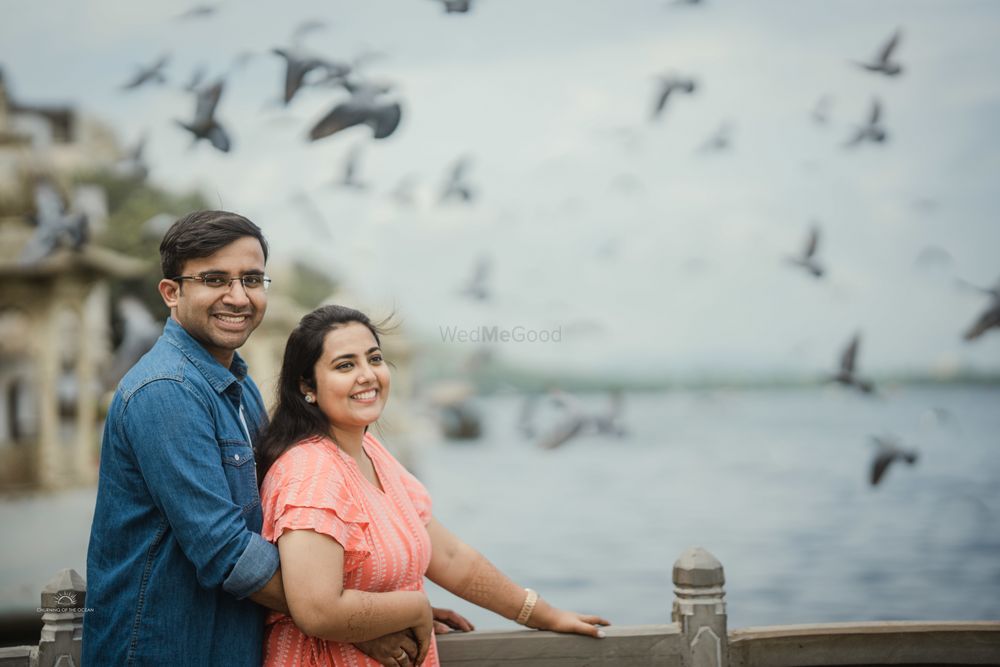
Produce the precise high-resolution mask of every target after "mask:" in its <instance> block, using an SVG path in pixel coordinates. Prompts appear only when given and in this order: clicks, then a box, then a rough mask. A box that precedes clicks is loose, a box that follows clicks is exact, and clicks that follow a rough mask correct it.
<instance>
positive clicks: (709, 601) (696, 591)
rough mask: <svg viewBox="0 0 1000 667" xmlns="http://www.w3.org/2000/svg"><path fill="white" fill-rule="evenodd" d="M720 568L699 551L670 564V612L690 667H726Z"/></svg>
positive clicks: (717, 562) (723, 603) (726, 639)
mask: <svg viewBox="0 0 1000 667" xmlns="http://www.w3.org/2000/svg"><path fill="white" fill-rule="evenodd" d="M725 580H726V579H725V575H724V574H723V571H722V564H721V563H720V562H719V561H718V560H717V559H716V558H715V556H713V555H712V554H710V553H708V551H706V550H705V549H702V548H701V547H695V548H693V549H688V550H687V551H685V552H684V553H683V554H681V557H680V558H678V559H677V562H675V563H674V608H673V612H672V613H671V620H673V622H674V623H678V624H680V627H681V632H682V633H683V634H684V636H685V638H686V639H687V642H688V645H689V646H690V647H691V659H692V661H691V664H692V667H728V665H729V643H728V641H729V640H728V635H727V629H726V601H725V597H726V592H725V590H723V587H722V585H723V584H724V583H725Z"/></svg>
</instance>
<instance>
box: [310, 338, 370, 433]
mask: <svg viewBox="0 0 1000 667" xmlns="http://www.w3.org/2000/svg"><path fill="white" fill-rule="evenodd" d="M313 370H314V372H315V374H316V375H315V377H316V388H315V392H313V393H314V394H315V396H316V406H318V407H319V409H320V410H321V411H322V412H323V414H324V415H326V419H327V421H329V422H330V426H331V427H332V428H333V429H334V430H340V431H355V430H358V429H360V430H364V427H366V426H368V425H369V424H371V423H372V422H374V421H375V420H377V419H378V418H379V416H380V415H381V414H382V410H383V409H384V408H385V402H386V400H387V399H388V398H389V367H388V366H387V365H386V363H385V360H384V359H382V350H381V349H379V346H378V343H377V342H376V341H375V336H373V335H372V332H371V331H369V330H368V327H366V326H365V325H363V324H361V323H360V322H349V323H348V324H345V325H343V326H339V327H337V328H336V329H333V330H332V331H329V332H327V334H326V337H325V338H324V339H323V353H322V354H321V355H320V358H319V360H318V361H317V362H316V366H315V368H314V369H313ZM302 391H303V393H307V392H309V388H308V387H306V386H303V387H302Z"/></svg>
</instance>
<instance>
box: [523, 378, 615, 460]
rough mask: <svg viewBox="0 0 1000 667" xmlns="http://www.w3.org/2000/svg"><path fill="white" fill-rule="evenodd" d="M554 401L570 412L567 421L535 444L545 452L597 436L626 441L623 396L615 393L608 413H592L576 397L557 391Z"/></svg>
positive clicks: (559, 424)
mask: <svg viewBox="0 0 1000 667" xmlns="http://www.w3.org/2000/svg"><path fill="white" fill-rule="evenodd" d="M550 399H551V401H552V402H553V403H554V404H555V405H557V406H558V407H560V408H562V409H563V410H565V411H566V415H565V417H564V418H563V419H562V420H560V421H559V422H557V423H556V424H555V425H554V426H553V427H552V428H550V429H548V430H547V431H546V432H545V433H544V434H543V435H542V436H541V437H540V438H539V439H538V441H537V442H536V443H535V444H536V445H537V446H538V447H540V448H542V449H555V448H556V447H559V446H561V445H563V444H565V443H566V442H568V441H569V440H571V439H573V438H575V437H576V436H578V435H583V434H587V433H595V434H598V435H614V436H616V437H623V436H624V435H625V434H626V433H625V427H624V426H623V425H622V423H621V415H622V404H623V401H622V395H621V392H613V393H612V395H611V402H610V404H609V406H608V408H607V410H605V411H604V412H589V411H587V410H585V409H584V408H583V406H582V405H581V403H580V402H579V401H578V400H577V399H576V398H575V397H573V396H571V395H569V394H567V393H565V392H563V391H560V390H558V389H557V390H554V391H553V392H552V393H551V395H550Z"/></svg>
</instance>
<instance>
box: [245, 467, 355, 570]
mask: <svg viewBox="0 0 1000 667" xmlns="http://www.w3.org/2000/svg"><path fill="white" fill-rule="evenodd" d="M307 451H308V450H306V449H305V448H303V449H298V448H294V449H292V450H290V451H289V453H288V454H286V456H289V457H290V458H291V459H303V458H305V459H307V460H305V461H295V462H293V461H288V460H286V461H281V460H279V461H278V463H276V464H275V465H274V466H273V467H272V468H271V470H270V471H268V473H267V477H266V478H265V480H264V484H263V486H262V487H261V499H262V502H263V503H264V531H263V535H264V537H266V538H267V539H269V540H271V541H273V542H275V543H276V542H277V541H278V538H279V537H281V536H282V535H283V534H284V533H285V531H289V530H312V531H315V532H317V533H320V534H322V535H326V536H328V537H330V538H333V539H334V540H336V542H337V543H338V544H340V546H342V547H343V548H344V572H345V573H347V572H351V571H352V570H354V569H355V568H357V567H358V566H359V565H361V563H362V562H364V560H365V559H366V558H368V557H369V556H371V547H370V545H369V540H368V536H367V530H368V524H369V519H368V515H367V513H366V512H365V511H364V510H363V509H362V508H361V506H360V505H359V504H358V503H357V502H356V501H355V500H354V498H353V497H352V494H351V491H350V489H349V488H348V485H347V483H346V482H345V479H344V474H343V471H342V470H340V469H339V468H338V467H337V466H336V464H335V462H334V461H332V460H331V459H330V458H329V457H324V456H321V455H313V456H309V455H308V454H307ZM296 462H298V463H304V465H295V463H296ZM302 468H305V469H307V470H309V474H307V475H295V474H293V473H292V470H293V469H302Z"/></svg>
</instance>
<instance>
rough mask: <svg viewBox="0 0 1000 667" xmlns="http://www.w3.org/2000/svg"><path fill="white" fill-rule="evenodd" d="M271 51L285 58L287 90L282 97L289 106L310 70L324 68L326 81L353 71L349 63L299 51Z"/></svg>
mask: <svg viewBox="0 0 1000 667" xmlns="http://www.w3.org/2000/svg"><path fill="white" fill-rule="evenodd" d="M271 52H272V53H274V54H275V55H278V56H281V57H282V58H284V59H285V90H284V94H283V97H282V99H283V101H284V103H285V106H288V103H289V102H291V101H292V98H293V97H295V94H296V93H298V92H299V90H300V89H301V88H302V87H303V86H305V85H306V75H308V74H309V73H310V72H312V71H314V70H322V71H323V72H325V73H326V74H325V77H324V81H330V80H334V79H343V78H344V77H346V76H347V75H348V74H349V73H350V72H351V68H350V66H348V65H344V64H342V63H337V62H333V61H329V60H325V59H323V58H317V57H314V56H307V55H304V54H303V53H301V52H299V51H295V50H290V49H271Z"/></svg>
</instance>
